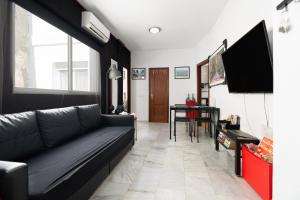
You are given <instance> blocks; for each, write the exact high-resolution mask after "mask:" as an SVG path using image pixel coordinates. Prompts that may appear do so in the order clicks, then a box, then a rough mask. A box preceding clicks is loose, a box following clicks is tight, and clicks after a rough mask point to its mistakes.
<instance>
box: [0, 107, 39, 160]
mask: <svg viewBox="0 0 300 200" xmlns="http://www.w3.org/2000/svg"><path fill="white" fill-rule="evenodd" d="M43 148H44V146H43V142H42V138H41V135H40V133H39V130H38V126H37V121H36V114H35V112H23V113H16V114H7V115H1V116H0V160H7V161H19V160H22V159H25V158H27V157H29V156H31V155H32V154H35V153H38V152H40V151H41V150H43Z"/></svg>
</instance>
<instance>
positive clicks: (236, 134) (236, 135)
mask: <svg viewBox="0 0 300 200" xmlns="http://www.w3.org/2000/svg"><path fill="white" fill-rule="evenodd" d="M217 130H218V131H220V132H222V133H224V134H225V135H227V136H228V137H230V138H232V139H239V140H243V139H244V140H258V138H256V137H254V136H253V135H250V134H248V133H246V132H243V131H240V130H231V129H222V128H220V127H218V128H217Z"/></svg>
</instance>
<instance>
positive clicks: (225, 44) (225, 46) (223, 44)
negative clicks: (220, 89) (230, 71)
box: [208, 39, 228, 88]
mask: <svg viewBox="0 0 300 200" xmlns="http://www.w3.org/2000/svg"><path fill="white" fill-rule="evenodd" d="M222 47H224V51H226V50H227V47H228V43H227V39H224V40H223V42H222V44H221V45H220V46H219V47H218V48H217V49H216V50H215V51H214V52H213V53H212V54H211V55H209V56H208V87H209V88H212V87H215V86H218V85H226V84H227V79H226V74H225V69H224V74H225V79H224V82H223V83H218V84H215V85H210V75H209V73H210V72H209V71H210V70H209V68H210V66H209V64H210V59H211V57H212V55H214V54H215V53H217V52H218V51H219V50H220V49H221V48H222Z"/></svg>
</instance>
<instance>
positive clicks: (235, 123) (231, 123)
mask: <svg viewBox="0 0 300 200" xmlns="http://www.w3.org/2000/svg"><path fill="white" fill-rule="evenodd" d="M240 121H241V120H240V116H238V115H229V116H228V117H227V119H225V120H219V125H220V126H221V128H222V129H231V130H239V129H240Z"/></svg>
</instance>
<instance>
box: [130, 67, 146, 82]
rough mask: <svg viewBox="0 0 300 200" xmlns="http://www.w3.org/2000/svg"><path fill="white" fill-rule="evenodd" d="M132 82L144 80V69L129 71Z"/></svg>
mask: <svg viewBox="0 0 300 200" xmlns="http://www.w3.org/2000/svg"><path fill="white" fill-rule="evenodd" d="M131 77H132V80H145V79H146V68H132V69H131Z"/></svg>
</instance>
